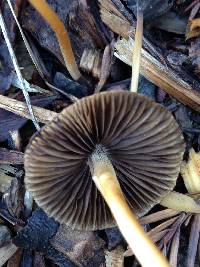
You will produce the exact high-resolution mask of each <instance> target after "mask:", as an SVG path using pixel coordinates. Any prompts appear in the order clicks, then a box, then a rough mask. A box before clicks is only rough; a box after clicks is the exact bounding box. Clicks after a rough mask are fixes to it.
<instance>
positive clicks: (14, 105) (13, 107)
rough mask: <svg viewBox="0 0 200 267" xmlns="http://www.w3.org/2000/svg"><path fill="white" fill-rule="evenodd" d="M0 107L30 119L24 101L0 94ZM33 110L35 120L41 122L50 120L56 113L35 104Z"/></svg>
mask: <svg viewBox="0 0 200 267" xmlns="http://www.w3.org/2000/svg"><path fill="white" fill-rule="evenodd" d="M0 108H3V109H5V110H7V111H10V112H13V113H15V114H16V115H19V116H21V117H24V118H27V119H31V115H30V114H29V110H28V109H27V106H26V104H25V103H24V102H21V101H18V100H15V99H12V98H9V97H7V96H3V95H0ZM33 111H34V114H35V117H36V118H37V120H38V121H39V122H42V123H48V122H50V121H51V120H52V119H53V118H54V117H55V116H56V114H57V113H56V112H53V111H50V110H47V109H44V108H40V107H36V106H33Z"/></svg>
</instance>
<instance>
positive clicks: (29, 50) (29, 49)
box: [7, 0, 44, 79]
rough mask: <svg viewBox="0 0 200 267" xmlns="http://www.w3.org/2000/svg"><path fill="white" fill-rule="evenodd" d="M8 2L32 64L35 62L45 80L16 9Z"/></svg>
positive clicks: (8, 0)
mask: <svg viewBox="0 0 200 267" xmlns="http://www.w3.org/2000/svg"><path fill="white" fill-rule="evenodd" d="M7 2H8V5H9V7H10V10H11V12H12V15H13V17H14V19H15V22H16V24H17V27H18V29H19V32H20V34H21V36H22V39H23V41H24V44H25V46H26V49H27V51H28V53H29V55H30V57H31V59H32V62H33V64H34V65H35V67H36V69H37V71H38V73H39V74H40V76H41V77H42V78H43V79H44V75H43V72H42V70H41V68H40V66H39V64H38V63H37V60H36V59H35V56H34V54H33V52H32V49H31V47H30V45H29V43H28V41H27V39H26V36H25V34H24V32H23V30H22V27H21V26H20V24H19V21H18V19H17V17H16V15H15V11H14V9H13V6H12V4H11V1H10V0H7Z"/></svg>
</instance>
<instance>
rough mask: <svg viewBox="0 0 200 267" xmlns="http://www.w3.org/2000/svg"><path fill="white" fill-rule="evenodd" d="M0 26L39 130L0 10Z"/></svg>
mask: <svg viewBox="0 0 200 267" xmlns="http://www.w3.org/2000/svg"><path fill="white" fill-rule="evenodd" d="M0 27H1V30H2V33H3V36H4V39H5V42H6V45H7V47H8V51H9V53H10V57H11V60H12V62H13V65H14V68H15V71H16V74H17V77H18V79H19V81H20V83H21V87H22V91H23V94H24V97H25V100H26V103H27V106H28V110H29V113H30V117H31V119H32V121H33V124H34V125H35V127H36V129H37V130H40V126H39V124H38V122H37V120H36V118H35V116H34V113H33V109H32V106H31V101H30V98H29V94H28V91H27V89H26V85H25V83H24V80H23V77H22V74H21V71H20V68H19V65H18V62H17V58H16V56H15V53H14V50H13V47H12V44H11V42H10V40H9V37H8V33H7V29H6V25H5V22H4V19H3V15H2V13H1V11H0Z"/></svg>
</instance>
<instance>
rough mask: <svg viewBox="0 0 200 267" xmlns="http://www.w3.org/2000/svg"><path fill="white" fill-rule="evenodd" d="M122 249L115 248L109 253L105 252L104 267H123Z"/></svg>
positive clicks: (119, 247) (120, 247)
mask: <svg viewBox="0 0 200 267" xmlns="http://www.w3.org/2000/svg"><path fill="white" fill-rule="evenodd" d="M124 252H125V250H124V248H123V247H122V246H117V247H116V248H115V249H113V250H111V251H109V250H105V258H106V267H123V266H124Z"/></svg>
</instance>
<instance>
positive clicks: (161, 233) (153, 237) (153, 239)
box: [149, 229, 168, 243]
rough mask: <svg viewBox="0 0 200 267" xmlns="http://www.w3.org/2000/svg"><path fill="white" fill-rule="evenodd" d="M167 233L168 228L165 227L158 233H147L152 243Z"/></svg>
mask: <svg viewBox="0 0 200 267" xmlns="http://www.w3.org/2000/svg"><path fill="white" fill-rule="evenodd" d="M167 233H168V229H165V230H162V231H160V232H158V233H153V234H152V235H149V237H150V238H151V240H152V241H153V242H154V243H156V242H158V241H160V240H161V239H162V238H163V237H164V236H165V235H166V234H167Z"/></svg>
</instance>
